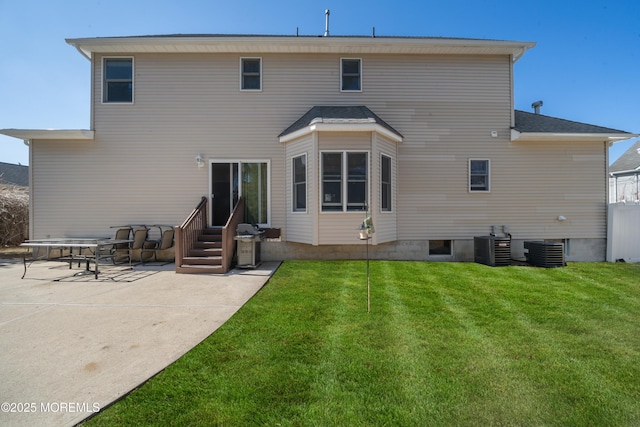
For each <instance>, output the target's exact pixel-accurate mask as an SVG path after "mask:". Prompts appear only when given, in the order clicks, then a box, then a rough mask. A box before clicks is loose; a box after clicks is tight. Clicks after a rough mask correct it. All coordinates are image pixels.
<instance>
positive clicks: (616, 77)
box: [0, 0, 640, 165]
mask: <svg viewBox="0 0 640 427" xmlns="http://www.w3.org/2000/svg"><path fill="white" fill-rule="evenodd" d="M325 9H330V10H331V15H330V33H331V35H371V33H372V28H374V27H375V33H376V35H379V36H435V37H462V38H478V39H495V40H514V41H527V42H536V43H537V45H536V47H534V48H533V49H531V50H529V51H528V52H527V53H525V55H524V56H523V57H522V58H521V59H520V60H519V61H518V62H517V63H516V64H515V66H514V81H515V84H514V85H515V90H514V92H515V93H514V102H515V108H516V109H519V110H524V111H532V109H531V104H532V103H533V102H534V101H538V100H542V101H543V102H544V105H543V106H542V109H541V113H542V114H545V115H548V116H553V117H560V118H563V119H568V120H574V121H578V122H584V123H589V124H595V125H599V126H605V127H609V128H613V129H618V130H623V131H626V132H631V133H636V134H640V0H447V1H444V0H439V1H430V0H413V1H398V0H396V1H383V0H349V1H345V0H339V1H336V0H324V1H316V0H268V1H266V0H243V1H229V0H226V1H218V0H180V1H177V0H173V1H166V0H57V1H51V0H0V129H6V128H17V129H88V128H90V121H89V114H90V98H89V91H90V80H89V77H90V76H89V73H90V63H89V61H88V60H87V59H86V58H84V57H83V56H82V55H80V53H78V51H76V50H75V49H74V48H73V47H72V46H70V45H68V44H67V43H66V42H65V39H67V38H81V37H108V36H136V35H157V34H275V35H295V34H296V31H299V33H300V34H301V35H322V34H323V33H324V27H325V15H324V11H325ZM634 141H635V140H631V141H625V142H619V143H616V144H614V145H613V147H612V148H611V149H610V162H613V161H614V160H615V159H616V158H618V157H619V156H620V155H621V154H622V153H623V152H624V151H625V150H626V149H627V148H628V147H630V146H631V145H632V144H633V142H634ZM0 162H5V163H16V164H18V163H19V164H23V165H25V164H28V162H29V156H28V148H27V146H25V145H24V143H23V142H22V141H21V140H18V139H15V138H10V137H5V136H2V135H0Z"/></svg>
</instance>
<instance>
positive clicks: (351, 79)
mask: <svg viewBox="0 0 640 427" xmlns="http://www.w3.org/2000/svg"><path fill="white" fill-rule="evenodd" d="M340 90H341V91H343V92H361V91H362V60H361V59H354V58H342V59H341V60H340Z"/></svg>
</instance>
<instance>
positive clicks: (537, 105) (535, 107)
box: [531, 101, 542, 114]
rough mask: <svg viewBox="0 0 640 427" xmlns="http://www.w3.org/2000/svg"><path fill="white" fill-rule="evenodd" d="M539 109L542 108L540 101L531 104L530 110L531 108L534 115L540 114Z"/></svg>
mask: <svg viewBox="0 0 640 427" xmlns="http://www.w3.org/2000/svg"><path fill="white" fill-rule="evenodd" d="M540 107H542V101H536V102H534V103H533V104H531V108H533V112H534V113H536V114H540Z"/></svg>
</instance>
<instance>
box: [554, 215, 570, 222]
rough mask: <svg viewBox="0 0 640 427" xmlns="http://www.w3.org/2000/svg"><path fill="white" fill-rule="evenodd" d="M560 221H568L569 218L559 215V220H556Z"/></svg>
mask: <svg viewBox="0 0 640 427" xmlns="http://www.w3.org/2000/svg"><path fill="white" fill-rule="evenodd" d="M556 219H557V220H558V221H566V220H567V217H566V216H564V215H558V218H556Z"/></svg>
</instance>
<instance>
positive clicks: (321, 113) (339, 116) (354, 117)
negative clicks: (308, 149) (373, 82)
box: [279, 105, 402, 138]
mask: <svg viewBox="0 0 640 427" xmlns="http://www.w3.org/2000/svg"><path fill="white" fill-rule="evenodd" d="M316 120H323V121H332V122H335V123H363V122H371V121H373V122H375V123H377V124H379V125H380V126H382V127H384V128H385V129H387V130H389V131H391V132H393V133H395V134H396V135H398V136H399V137H401V138H402V134H401V133H400V132H398V131H397V130H395V129H394V128H393V127H391V126H390V125H388V124H387V123H386V122H385V121H384V120H382V119H381V118H380V117H378V116H377V115H376V114H375V113H374V112H373V111H371V110H370V109H369V108H367V107H365V106H364V105H359V106H315V107H313V108H311V109H310V110H309V111H307V112H306V113H305V114H304V115H303V116H302V117H300V118H299V119H298V120H296V121H295V123H293V124H292V125H291V126H289V127H288V128H286V129H285V130H284V131H283V132H282V133H281V134H280V135H279V136H280V137H282V136H285V135H288V134H290V133H293V132H295V131H298V130H300V129H304V128H305V127H307V126H310V125H311V124H312V122H314V121H316Z"/></svg>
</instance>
